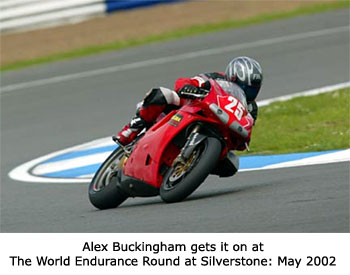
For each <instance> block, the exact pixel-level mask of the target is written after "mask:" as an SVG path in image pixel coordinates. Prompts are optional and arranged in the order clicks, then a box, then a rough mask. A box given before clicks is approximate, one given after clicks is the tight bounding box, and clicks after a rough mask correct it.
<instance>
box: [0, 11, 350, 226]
mask: <svg viewBox="0 0 350 275" xmlns="http://www.w3.org/2000/svg"><path fill="white" fill-rule="evenodd" d="M348 25H349V11H348V10H340V11H334V12H327V13H323V14H318V15H313V16H303V17H298V18H294V19H288V20H284V21H278V22H273V23H268V24H262V25H256V26H250V27H244V28H241V29H236V30H229V31H222V32H217V33H214V34H208V35H203V36H196V37H193V38H186V39H182V40H178V41H173V42H167V43H160V44H153V45H149V46H144V47H137V48H133V49H128V50H125V51H120V52H112V53H105V54H100V55H95V56H92V57H86V58H81V59H76V60H72V61H63V62H57V63H54V64H48V65H44V66H38V67H33V68H28V69H23V70H19V71H14V72H7V73H3V74H2V76H1V86H2V87H10V86H9V85H17V84H18V83H28V82H30V83H32V81H36V80H40V79H47V78H52V77H56V76H61V75H69V74H76V73H80V72H82V71H92V70H96V69H100V68H108V67H111V66H114V67H115V66H119V65H123V64H130V63H133V62H139V61H143V60H153V59H155V58H156V59H159V58H163V57H167V56H176V55H180V54H183V53H188V52H196V51H203V50H205V49H211V48H220V47H225V46H228V45H233V44H243V45H250V46H247V47H246V49H244V48H243V47H236V48H234V47H233V48H232V49H231V50H230V49H226V51H222V52H220V50H219V51H217V52H216V53H214V54H204V55H198V56H197V57H196V56H192V57H190V58H182V59H181V58H180V60H175V59H176V58H173V59H170V60H168V61H166V60H165V61H166V62H163V63H162V62H160V63H159V62H158V64H156V63H157V62H155V63H152V62H150V63H147V62H146V63H143V65H142V66H139V67H137V66H136V67H133V66H129V67H125V66H124V67H121V68H124V69H118V71H114V72H108V70H102V71H101V73H97V74H92V75H90V76H88V77H76V78H72V79H66V80H62V81H59V82H45V83H46V84H45V83H42V82H40V81H39V82H38V83H39V84H35V85H34V86H33V85H32V86H31V85H24V86H23V87H20V86H17V88H14V89H8V90H7V91H6V88H5V89H2V91H1V231H2V232H349V163H336V164H323V165H314V166H304V167H296V168H283V169H275V170H265V171H254V172H244V173H239V174H238V175H236V176H235V177H232V178H228V179H219V178H217V177H214V176H210V177H209V178H208V179H207V180H206V181H205V182H204V183H203V184H202V186H201V187H200V188H199V189H198V190H197V191H196V192H195V193H194V194H193V195H192V196H190V197H189V198H188V199H187V200H185V201H184V202H181V203H176V204H165V203H163V202H162V201H161V200H160V198H159V197H154V198H136V199H129V200H127V201H126V202H125V203H124V204H123V205H122V206H121V207H119V208H117V209H112V210H106V211H98V210H96V209H94V208H93V206H92V205H90V203H89V201H88V197H87V187H88V186H87V184H83V183H79V184H77V183H74V184H73V183H72V184H54V183H50V184H48V183H47V184H46V183H27V182H16V181H13V180H11V179H9V178H8V176H7V174H8V172H9V171H10V170H11V169H13V168H14V167H16V166H18V165H20V164H22V163H24V162H26V161H29V160H31V159H34V158H36V157H39V156H42V155H45V154H48V153H51V152H53V151H57V150H60V149H63V148H67V147H70V146H73V145H77V144H81V143H83V142H87V141H90V140H93V139H97V138H100V137H105V136H108V135H112V134H113V133H114V131H115V130H117V129H119V128H120V127H122V126H123V124H124V123H125V122H127V121H128V119H129V118H130V117H131V116H132V115H133V113H134V109H135V108H134V106H135V104H136V103H137V102H138V101H140V100H141V99H142V97H143V95H144V93H145V91H146V90H148V89H149V88H150V87H153V86H159V85H163V86H168V87H172V83H173V82H174V81H175V80H176V78H177V77H180V76H192V75H195V74H196V73H198V72H202V71H216V70H222V69H223V68H224V66H225V64H226V63H227V61H228V60H230V59H231V58H232V57H234V56H238V55H248V56H253V57H256V58H257V59H258V60H259V61H261V64H262V66H263V68H264V71H265V83H264V87H263V90H262V92H261V95H260V96H259V99H260V100H261V99H266V98H272V97H276V96H280V95H283V94H290V93H294V92H299V91H303V90H307V89H311V88H317V87H322V86H326V85H331V84H336V83H341V82H346V81H349V31H348V30H344V29H343V30H340V31H334V30H336V29H337V28H339V27H343V26H348ZM325 30H328V31H325ZM332 30H333V31H332ZM305 33H309V35H305ZM310 33H311V34H312V33H313V35H310ZM300 34H302V35H300ZM281 37H290V38H289V39H285V38H283V39H277V40H273V39H272V38H281ZM293 37H294V38H295V39H294V38H293ZM296 38H297V39H296ZM266 39H267V40H268V41H275V42H274V43H270V42H269V43H265V44H264V43H261V42H260V44H259V43H256V41H265V40H266ZM271 39H272V40H271ZM245 43H248V44H245ZM209 53H210V52H209ZM163 61H164V60H163ZM125 68H126V69H125ZM40 83H41V84H40ZM12 87H14V86H12ZM281 135H283V133H281Z"/></svg>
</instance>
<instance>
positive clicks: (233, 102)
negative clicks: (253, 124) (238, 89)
mask: <svg viewBox="0 0 350 275" xmlns="http://www.w3.org/2000/svg"><path fill="white" fill-rule="evenodd" d="M228 100H229V101H231V103H229V104H227V105H226V106H225V110H227V111H229V112H230V113H234V114H235V116H236V117H237V119H238V120H241V118H242V116H243V113H244V106H243V105H242V103H241V102H239V101H238V100H237V99H236V98H234V97H233V96H229V97H228ZM237 103H238V106H237V108H236V111H234V109H233V108H234V107H236V105H237Z"/></svg>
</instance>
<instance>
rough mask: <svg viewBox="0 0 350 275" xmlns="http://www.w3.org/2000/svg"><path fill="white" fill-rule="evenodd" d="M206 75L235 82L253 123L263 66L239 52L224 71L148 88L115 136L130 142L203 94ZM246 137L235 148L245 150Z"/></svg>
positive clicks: (126, 142) (125, 142) (255, 115)
mask: <svg viewBox="0 0 350 275" xmlns="http://www.w3.org/2000/svg"><path fill="white" fill-rule="evenodd" d="M208 79H213V80H226V81H230V82H232V83H234V84H236V85H238V86H239V87H240V88H241V89H242V90H243V91H244V93H245V96H246V99H247V104H248V112H249V113H250V115H251V116H252V117H253V119H254V123H255V121H256V119H257V116H258V106H257V104H256V102H255V98H256V97H257V95H258V93H259V90H260V87H261V84H262V80H263V74H262V69H261V66H260V64H259V63H258V62H257V61H256V60H254V59H253V58H250V57H245V56H241V57H236V58H234V59H232V60H231V62H230V63H229V64H228V65H227V67H226V70H225V73H220V72H213V73H204V74H199V75H197V76H195V77H193V78H179V79H178V80H176V82H175V91H173V90H170V89H167V88H164V87H159V88H153V89H151V90H150V91H149V92H148V93H147V94H146V96H145V98H144V100H143V101H142V102H141V103H139V106H138V109H137V112H136V116H135V117H134V118H133V119H132V120H131V121H130V123H128V124H127V125H125V127H124V128H123V129H122V130H121V131H120V132H119V133H118V134H117V137H116V138H117V140H118V141H119V142H120V143H121V144H122V145H127V144H129V143H131V142H132V141H133V140H134V139H135V137H136V136H137V135H138V134H139V133H140V132H141V131H142V130H143V129H144V128H145V127H149V126H151V125H152V124H153V123H154V122H155V120H156V119H157V118H158V117H159V115H160V114H161V113H162V112H165V113H168V112H170V111H171V110H174V109H177V108H179V107H180V106H182V105H183V104H184V102H185V101H186V100H188V99H194V98H195V95H196V94H203V93H204V92H205V91H203V89H204V90H210V83H209V81H208ZM192 95H193V96H192ZM250 127H251V126H250ZM249 141H250V140H243V141H239V142H238V143H237V146H236V148H235V149H236V150H244V149H245V148H246V146H247V145H248V144H249Z"/></svg>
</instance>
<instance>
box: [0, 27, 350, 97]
mask: <svg viewBox="0 0 350 275" xmlns="http://www.w3.org/2000/svg"><path fill="white" fill-rule="evenodd" d="M346 31H347V32H349V26H341V27H336V28H329V29H322V30H317V31H310V32H305V33H298V34H292V35H286V36H280V37H275V38H268V39H262V40H257V41H253V42H246V43H241V44H233V45H229V46H226V47H218V48H212V49H207V50H201V51H193V52H188V53H184V54H178V55H173V56H167V57H161V58H155V59H149V60H144V61H139V62H134V63H129V64H123V65H116V66H111V67H107V68H101V69H96V70H90V71H85V72H80V73H74V74H67V75H61V76H55V77H51V78H45V79H39V80H35V81H28V82H22V83H17V84H12V85H8V86H3V87H0V93H6V92H10V91H16V90H22V89H27V88H33V87H40V86H44V85H49V84H56V83H61V82H64V81H69V80H76V79H81V78H86V77H91V76H98V75H103V74H108V73H114V72H120V71H127V70H132V69H138V68H143V67H148V66H152V65H161V64H166V63H170V62H177V61H181V60H187V59H191V58H197V57H203V56H210V55H216V54H222V53H227V52H232V51H236V50H242V49H249V48H255V47H261V46H269V45H273V44H279V43H284V42H291V41H296V40H301V39H306V38H313V37H318V36H324V35H329V34H334V33H341V32H346Z"/></svg>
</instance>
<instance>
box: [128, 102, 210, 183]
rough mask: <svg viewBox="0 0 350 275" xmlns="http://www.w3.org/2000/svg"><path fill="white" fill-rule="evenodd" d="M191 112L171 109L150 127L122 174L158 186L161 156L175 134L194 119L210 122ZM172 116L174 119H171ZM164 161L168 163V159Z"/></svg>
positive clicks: (160, 178)
mask: <svg viewBox="0 0 350 275" xmlns="http://www.w3.org/2000/svg"><path fill="white" fill-rule="evenodd" d="M187 108H189V106H187ZM187 108H186V109H187ZM191 108H196V107H191ZM193 113H195V112H193V110H192V113H186V111H184V110H182V109H180V110H178V111H177V112H176V111H173V112H171V113H169V114H168V115H167V116H165V117H164V118H163V119H162V120H161V121H160V122H158V123H157V124H156V125H154V126H153V127H151V128H150V129H149V130H148V131H147V132H146V134H145V135H144V136H143V137H142V138H141V139H140V140H139V141H138V143H137V144H136V146H135V148H134V150H133V152H132V153H131V155H130V157H129V159H128V161H127V162H126V164H125V166H124V168H123V174H124V175H126V176H129V177H132V178H136V179H139V180H141V181H143V182H146V183H148V184H150V185H153V186H155V187H157V188H159V187H160V185H161V184H162V180H163V177H162V175H161V174H160V173H159V169H160V165H161V164H162V162H163V159H162V156H163V154H164V152H165V151H166V150H167V149H168V146H169V145H170V143H171V141H172V140H173V139H174V138H175V136H177V135H178V134H179V133H180V132H181V131H182V130H184V129H185V128H186V127H187V126H188V125H190V124H191V123H192V122H194V121H197V122H198V121H210V122H212V119H210V118H205V117H201V116H198V115H193ZM173 117H175V119H172V118H173ZM179 118H181V119H179ZM174 120H175V121H176V124H174V123H170V122H171V121H173V122H174ZM167 122H168V123H167ZM170 148H172V151H173V155H174V146H171V147H170ZM178 153H180V149H178V152H176V153H175V155H174V157H176V155H177V154H178ZM166 162H167V164H169V161H166Z"/></svg>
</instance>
